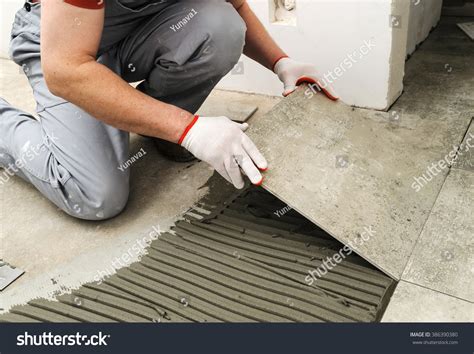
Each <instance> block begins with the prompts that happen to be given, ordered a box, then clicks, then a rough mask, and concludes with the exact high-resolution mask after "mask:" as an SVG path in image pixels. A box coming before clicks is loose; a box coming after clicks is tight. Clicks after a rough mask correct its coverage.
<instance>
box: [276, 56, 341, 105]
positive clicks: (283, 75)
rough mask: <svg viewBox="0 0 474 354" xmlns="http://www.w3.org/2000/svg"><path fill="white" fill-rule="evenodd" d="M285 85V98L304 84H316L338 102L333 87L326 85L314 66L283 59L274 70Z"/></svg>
mask: <svg viewBox="0 0 474 354" xmlns="http://www.w3.org/2000/svg"><path fill="white" fill-rule="evenodd" d="M273 71H274V72H275V73H276V74H277V75H278V77H279V78H280V80H281V81H282V82H283V84H284V85H285V90H284V91H283V96H285V97H286V96H288V95H290V94H291V93H293V92H294V91H295V90H296V87H297V86H298V85H300V84H302V83H303V82H306V83H310V84H316V85H318V87H319V88H320V89H321V91H323V92H324V94H325V95H326V96H327V97H329V98H330V99H331V100H337V99H338V98H337V96H336V94H335V93H334V90H333V89H332V87H331V86H330V85H329V84H328V83H326V82H325V81H324V80H323V79H322V76H321V75H320V74H319V72H318V71H317V69H316V68H315V67H314V65H312V64H306V63H300V62H298V61H296V60H293V59H290V58H282V59H280V60H278V61H277V62H276V64H275V67H274V70H273Z"/></svg>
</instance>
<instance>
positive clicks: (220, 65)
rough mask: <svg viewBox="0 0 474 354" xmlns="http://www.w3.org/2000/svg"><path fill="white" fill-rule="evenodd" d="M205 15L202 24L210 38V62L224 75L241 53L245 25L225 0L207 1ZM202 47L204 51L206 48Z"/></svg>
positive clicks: (243, 43) (245, 29)
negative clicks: (217, 0)
mask: <svg viewBox="0 0 474 354" xmlns="http://www.w3.org/2000/svg"><path fill="white" fill-rule="evenodd" d="M202 11H204V9H203V10H202ZM206 15H207V16H206V17H205V19H204V21H203V25H204V26H206V31H207V34H208V36H209V40H210V48H208V49H209V50H210V52H211V53H212V54H211V58H210V60H211V63H210V64H211V67H212V68H214V70H215V71H217V72H218V73H219V74H221V75H222V76H224V75H226V74H227V73H228V72H229V71H230V70H231V69H232V68H233V67H234V66H235V64H237V62H238V61H239V59H240V56H241V55H242V52H243V49H244V45H245V34H246V31H247V27H246V25H245V22H244V21H243V19H242V18H241V17H240V15H239V13H238V12H237V11H236V10H235V8H234V7H233V6H232V5H231V4H229V3H227V2H221V1H219V2H214V1H209V5H208V9H207V11H206ZM204 47H206V45H204ZM203 49H204V52H206V48H203Z"/></svg>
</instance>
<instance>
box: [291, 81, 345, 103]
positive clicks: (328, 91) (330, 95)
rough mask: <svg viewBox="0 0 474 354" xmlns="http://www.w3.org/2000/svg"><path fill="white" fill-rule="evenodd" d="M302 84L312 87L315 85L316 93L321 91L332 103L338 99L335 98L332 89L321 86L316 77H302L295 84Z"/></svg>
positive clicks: (327, 86) (329, 86) (326, 85)
mask: <svg viewBox="0 0 474 354" xmlns="http://www.w3.org/2000/svg"><path fill="white" fill-rule="evenodd" d="M303 83H308V84H312V85H316V86H317V88H318V91H323V93H324V94H325V95H326V97H328V98H329V99H331V100H333V101H337V100H338V99H339V98H338V97H337V95H336V93H335V92H334V89H333V88H332V87H331V85H329V84H325V85H323V84H321V83H320V82H319V81H318V79H317V78H316V77H313V76H303V77H300V78H299V79H298V81H297V82H296V85H297V86H299V85H301V84H303Z"/></svg>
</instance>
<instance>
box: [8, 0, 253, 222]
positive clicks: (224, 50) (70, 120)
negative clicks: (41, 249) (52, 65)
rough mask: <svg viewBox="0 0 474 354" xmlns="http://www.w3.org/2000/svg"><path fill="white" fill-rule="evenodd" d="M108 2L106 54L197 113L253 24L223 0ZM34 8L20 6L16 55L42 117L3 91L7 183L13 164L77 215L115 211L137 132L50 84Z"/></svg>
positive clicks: (127, 75) (160, 94) (112, 63)
mask: <svg viewBox="0 0 474 354" xmlns="http://www.w3.org/2000/svg"><path fill="white" fill-rule="evenodd" d="M105 3H106V15H105V25H104V30H103V35H102V40H101V45H100V49H99V53H98V59H97V60H98V62H100V63H101V64H103V65H106V66H107V67H109V68H110V69H112V70H113V71H114V72H115V73H117V74H118V75H120V76H121V77H122V78H123V79H124V80H126V81H127V82H136V81H141V80H145V81H143V82H142V83H141V84H140V86H139V87H138V89H139V90H141V91H142V92H144V93H146V94H148V95H150V96H152V97H154V98H156V99H158V100H160V101H163V102H166V103H170V104H173V105H175V106H178V107H180V108H183V109H185V110H187V111H189V112H192V113H195V112H196V111H197V110H198V108H199V107H200V106H201V104H202V103H203V102H204V100H205V99H206V97H207V96H208V95H209V93H210V92H211V90H212V89H213V88H214V87H215V85H216V84H217V82H218V81H219V80H220V79H221V78H222V77H223V76H224V75H226V74H227V73H228V72H229V71H230V70H231V69H232V68H233V66H234V65H235V64H236V63H237V61H238V60H239V57H240V55H241V53H242V50H243V46H244V42H245V31H246V27H245V23H244V21H243V20H242V19H241V17H240V16H239V14H238V13H237V11H236V10H235V9H234V8H233V7H232V5H231V4H229V3H227V2H226V1H224V0H184V1H181V0H156V1H142V4H143V5H141V6H140V5H139V4H140V1H137V2H136V3H135V5H134V6H133V7H127V6H126V4H127V1H125V0H110V1H109V0H106V1H105ZM128 3H131V2H130V1H128ZM132 3H133V2H132ZM137 3H138V6H137V5H136V4H137ZM29 10H30V11H27V10H26V9H25V8H22V9H21V10H19V11H18V12H17V14H16V18H15V22H14V24H13V29H12V37H11V45H10V54H11V57H12V59H13V60H14V61H15V62H16V63H17V64H18V65H20V66H22V67H23V69H24V70H23V71H24V72H25V74H26V76H27V77H28V80H29V82H30V84H31V87H32V89H33V92H34V96H35V99H36V102H37V115H38V116H39V119H36V118H34V117H33V116H32V115H30V114H28V113H26V112H23V111H21V110H19V109H17V108H15V107H12V106H11V105H10V104H8V103H7V102H6V101H5V100H3V99H2V98H0V166H1V167H3V168H4V170H3V171H2V170H1V169H0V183H5V181H6V180H7V179H8V178H9V174H13V173H14V174H16V175H19V176H20V177H22V178H23V179H25V180H26V181H28V182H29V183H31V184H33V185H34V186H35V187H36V188H37V189H38V190H39V191H40V192H41V193H42V194H43V195H45V196H46V197H47V198H48V199H49V200H50V201H51V202H53V203H54V204H55V205H56V206H58V207H59V208H60V209H62V210H64V211H65V212H66V213H68V214H69V215H72V216H74V217H77V218H81V219H86V220H103V219H107V218H111V217H113V216H115V215H117V214H119V213H120V212H121V211H122V210H123V209H124V207H125V205H126V203H127V199H128V195H129V169H123V168H122V169H120V168H119V167H120V166H122V165H123V164H124V163H125V162H126V161H127V160H128V159H129V133H128V132H124V131H121V130H119V129H116V128H114V127H112V126H109V125H107V124H104V123H103V122H101V121H99V120H97V119H95V118H94V117H92V116H91V115H89V114H88V113H86V112H85V111H83V110H82V109H81V108H80V107H78V106H75V105H74V104H72V103H70V102H67V101H65V100H63V99H62V98H60V97H57V96H54V95H53V94H52V93H51V92H50V91H49V90H48V88H47V86H46V83H45V80H44V77H43V74H42V71H41V56H40V12H41V6H40V5H39V4H33V5H31V9H29ZM77 25H79V26H80V23H77ZM60 30H61V29H60V28H58V31H60ZM84 30H87V29H84ZM70 84H71V85H73V84H74V83H70ZM0 95H1V93H0ZM130 104H132V105H133V104H134V103H133V102H130Z"/></svg>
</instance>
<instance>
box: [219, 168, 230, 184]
mask: <svg viewBox="0 0 474 354" xmlns="http://www.w3.org/2000/svg"><path fill="white" fill-rule="evenodd" d="M216 171H217V173H218V174H220V175H221V176H222V177H223V178H224V179H225V180H226V181H227V182H229V183H231V184H234V183H233V182H232V179H231V178H230V176H229V174H228V173H227V170H226V168H225V166H224V165H222V166H219V167H216Z"/></svg>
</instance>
